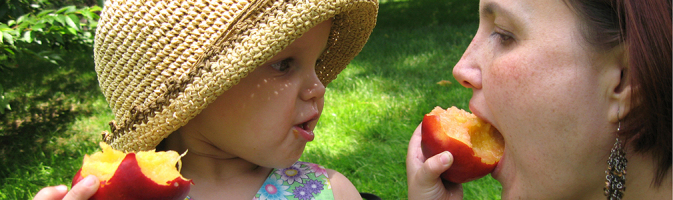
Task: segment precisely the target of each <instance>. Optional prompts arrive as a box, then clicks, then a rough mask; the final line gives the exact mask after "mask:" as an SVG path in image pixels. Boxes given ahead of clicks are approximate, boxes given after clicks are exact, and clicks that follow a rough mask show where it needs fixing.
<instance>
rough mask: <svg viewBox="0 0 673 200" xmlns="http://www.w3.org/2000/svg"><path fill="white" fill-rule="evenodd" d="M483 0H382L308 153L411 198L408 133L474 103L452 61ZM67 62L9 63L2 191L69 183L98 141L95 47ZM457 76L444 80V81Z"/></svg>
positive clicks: (333, 89)
mask: <svg viewBox="0 0 673 200" xmlns="http://www.w3.org/2000/svg"><path fill="white" fill-rule="evenodd" d="M477 6H478V1H476V0H469V1H468V0H409V1H382V2H381V5H380V10H379V18H378V23H377V26H376V28H375V29H374V32H373V33H372V35H371V37H370V40H369V42H368V43H367V45H366V46H365V48H364V49H363V51H362V52H361V53H360V54H359V55H358V56H357V57H356V58H355V60H353V61H352V62H351V64H350V65H349V66H348V68H346V69H345V70H344V71H343V72H342V73H341V74H340V75H339V77H338V78H337V79H336V80H335V81H333V82H332V83H331V84H329V85H328V87H327V93H326V97H325V98H326V100H325V101H326V103H325V109H324V111H323V115H322V116H321V119H320V122H319V124H318V127H317V130H316V131H315V132H316V141H314V142H312V143H309V145H308V147H307V148H306V151H305V153H304V155H303V157H302V158H301V160H302V161H308V162H315V163H320V164H323V165H325V166H327V167H329V168H332V169H335V170H337V171H340V172H341V173H343V174H344V175H345V176H346V177H348V178H349V179H350V180H351V181H352V182H353V184H354V185H355V186H356V187H357V189H358V190H360V191H361V192H369V193H374V194H377V195H379V196H381V197H382V198H383V199H406V196H407V190H406V189H407V186H406V183H407V182H406V171H405V163H404V161H405V156H406V149H407V144H408V141H409V137H410V136H411V134H412V133H413V131H414V129H415V128H416V126H417V125H418V124H419V122H420V121H421V120H422V116H423V114H425V113H427V112H429V111H430V110H432V108H433V107H435V106H442V107H444V108H446V107H449V106H453V105H455V106H457V107H459V108H463V109H467V107H468V101H469V99H470V96H471V94H472V92H471V90H469V89H466V88H463V87H462V86H460V84H458V83H456V81H455V79H454V78H453V76H452V73H451V71H452V68H453V66H454V65H455V64H456V62H457V61H458V60H459V59H460V57H461V55H462V52H463V51H464V50H465V49H466V48H467V45H468V44H469V42H470V41H471V39H472V36H473V34H474V33H475V32H476V30H477V26H478V24H477V22H478V18H477V17H478V16H477ZM72 55H77V56H72V57H70V58H67V59H66V60H65V61H64V62H63V64H62V65H61V66H53V65H49V64H48V63H39V62H32V61H30V60H31V59H30V58H23V59H24V60H26V62H25V64H22V65H21V66H20V67H19V68H16V69H14V70H12V71H9V72H3V74H2V75H3V76H4V77H3V78H2V80H0V83H1V84H2V85H3V86H4V87H5V90H6V92H7V94H6V97H7V98H8V99H9V100H10V105H11V106H12V110H11V111H8V112H7V113H5V114H0V165H1V166H3V167H2V168H0V199H30V198H31V197H32V196H33V195H34V194H35V193H36V192H37V191H38V190H39V189H40V188H42V187H44V186H47V185H57V184H69V182H70V179H71V178H72V175H74V173H75V172H76V170H77V169H78V168H79V167H80V165H81V160H82V157H83V156H84V154H90V153H91V152H93V151H95V150H97V147H96V145H97V142H98V141H99V140H100V133H101V132H102V131H104V130H107V129H109V127H108V125H107V123H108V122H109V121H110V120H112V118H113V116H112V115H111V113H110V110H109V108H108V107H107V104H106V102H105V100H104V98H103V96H102V94H101V93H100V92H99V90H98V86H97V81H96V76H95V72H94V70H93V62H92V60H93V59H92V55H91V51H90V50H89V51H87V50H84V51H80V52H73V53H72ZM443 80H444V81H449V82H451V84H444V85H440V84H437V82H439V81H443ZM464 189H465V190H464V191H465V199H500V190H501V188H500V185H499V184H498V183H497V181H495V180H493V179H492V178H490V177H488V176H487V177H485V178H483V179H480V180H477V181H474V182H470V183H467V184H464Z"/></svg>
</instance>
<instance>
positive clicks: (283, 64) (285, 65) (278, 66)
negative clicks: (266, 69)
mask: <svg viewBox="0 0 673 200" xmlns="http://www.w3.org/2000/svg"><path fill="white" fill-rule="evenodd" d="M290 62H292V59H291V58H287V59H284V60H281V61H280V62H276V63H273V64H271V68H273V69H275V70H278V71H279V72H285V71H287V70H288V69H290Z"/></svg>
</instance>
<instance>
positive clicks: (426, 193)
mask: <svg viewBox="0 0 673 200" xmlns="http://www.w3.org/2000/svg"><path fill="white" fill-rule="evenodd" d="M451 164H453V156H452V155H451V153H449V152H448V151H446V152H442V153H440V154H437V155H435V156H433V157H430V158H426V157H425V156H424V155H423V152H422V150H421V126H420V125H419V126H418V128H416V131H414V134H413V135H412V136H411V139H410V141H409V149H408V150H407V185H408V187H409V188H408V195H409V199H410V200H415V199H449V200H453V199H463V187H462V185H461V184H457V183H450V182H448V181H443V180H442V179H441V178H439V176H440V174H442V172H444V171H446V170H447V169H449V168H450V167H451Z"/></svg>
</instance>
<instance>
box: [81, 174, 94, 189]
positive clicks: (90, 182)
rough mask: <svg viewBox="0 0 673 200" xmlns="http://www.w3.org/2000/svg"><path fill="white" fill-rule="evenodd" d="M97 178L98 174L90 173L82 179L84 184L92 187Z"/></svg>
mask: <svg viewBox="0 0 673 200" xmlns="http://www.w3.org/2000/svg"><path fill="white" fill-rule="evenodd" d="M96 179H97V178H96V176H94V175H89V176H87V177H86V178H84V180H82V184H84V186H87V187H91V186H92V185H93V184H94V182H96Z"/></svg>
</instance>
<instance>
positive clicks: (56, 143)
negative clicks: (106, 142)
mask: <svg viewBox="0 0 673 200" xmlns="http://www.w3.org/2000/svg"><path fill="white" fill-rule="evenodd" d="M91 52H92V51H91V49H88V50H84V51H77V50H71V51H69V52H67V55H71V56H69V57H67V58H65V59H64V61H63V62H62V63H61V66H56V65H53V64H50V63H45V62H39V61H38V60H36V59H33V58H31V57H20V58H19V59H20V60H23V61H24V62H21V65H19V66H18V67H17V68H15V69H12V70H11V71H6V72H3V74H2V80H1V81H2V82H1V83H2V85H3V86H4V87H5V88H6V94H5V95H6V96H7V98H8V99H9V103H10V105H11V108H12V110H9V111H8V112H6V113H5V114H1V115H0V166H3V167H2V168H0V199H31V198H32V196H34V194H35V193H37V191H39V189H41V188H42V187H45V186H48V185H57V184H65V183H69V182H70V181H71V179H72V176H73V175H74V173H75V172H76V170H77V169H79V166H81V162H82V158H83V156H84V154H86V153H89V152H92V151H93V150H94V149H95V148H96V145H95V144H96V142H97V141H98V139H99V138H100V136H99V135H98V134H100V132H101V131H102V130H104V128H105V126H104V125H105V124H107V121H109V120H110V119H111V117H112V115H111V113H110V111H109V109H108V108H107V104H106V103H105V100H104V99H103V97H102V94H101V93H100V92H99V90H98V83H97V81H96V73H95V71H94V70H93V58H92V55H91Z"/></svg>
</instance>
